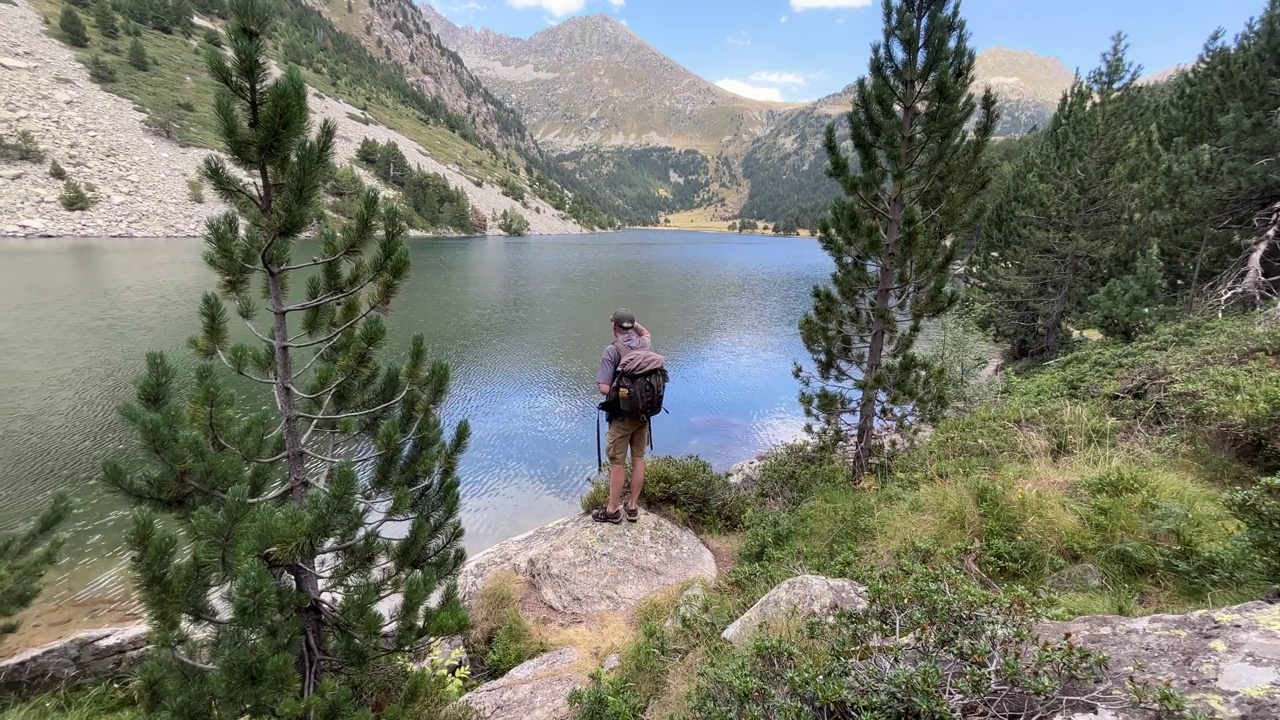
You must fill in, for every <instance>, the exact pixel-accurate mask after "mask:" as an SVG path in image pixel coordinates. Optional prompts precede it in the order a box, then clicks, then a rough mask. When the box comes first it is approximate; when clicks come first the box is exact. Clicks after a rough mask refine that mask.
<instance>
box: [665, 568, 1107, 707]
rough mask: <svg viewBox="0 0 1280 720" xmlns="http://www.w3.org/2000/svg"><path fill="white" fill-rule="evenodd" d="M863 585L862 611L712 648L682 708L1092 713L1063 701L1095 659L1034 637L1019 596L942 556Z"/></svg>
mask: <svg viewBox="0 0 1280 720" xmlns="http://www.w3.org/2000/svg"><path fill="white" fill-rule="evenodd" d="M868 589H869V594H870V601H871V607H870V609H869V610H867V611H865V612H843V613H840V615H839V617H838V618H837V620H836V622H834V623H828V622H825V621H823V620H821V619H819V620H815V621H813V622H811V623H808V624H807V625H805V626H804V627H803V628H799V629H794V630H791V631H789V632H784V634H783V635H773V636H763V637H759V638H757V639H756V640H755V642H754V643H753V644H752V645H751V646H750V647H749V648H747V649H745V650H743V651H726V652H721V653H717V654H714V655H713V656H712V657H711V658H710V660H709V661H708V662H706V663H704V664H703V665H702V667H701V668H700V669H699V671H698V679H697V682H696V685H695V687H694V689H693V691H692V693H691V694H690V695H689V697H688V712H687V714H686V716H687V717H689V718H691V719H694V720H730V719H731V718H742V717H760V715H759V714H758V713H759V709H760V708H766V707H767V708H771V709H772V711H773V712H774V713H776V717H795V718H799V717H809V716H810V712H809V710H808V709H809V708H813V707H814V703H815V702H816V703H818V704H819V706H820V707H821V708H822V711H823V713H824V714H826V715H828V716H830V717H847V718H855V717H858V718H869V717H882V718H916V719H918V720H942V719H944V718H947V719H949V718H953V717H962V716H963V717H979V716H982V717H986V716H990V717H1003V716H1004V715H1003V714H1002V711H1005V710H1007V709H1008V708H1002V707H1000V704H1001V702H1002V701H1003V699H1004V698H1007V697H1010V696H1016V697H1018V698H1019V709H1023V706H1022V704H1021V703H1023V702H1026V703H1027V704H1028V707H1027V708H1026V710H1027V712H1026V715H1025V717H1033V716H1039V714H1043V715H1044V716H1045V717H1049V716H1052V715H1054V714H1055V712H1060V711H1065V712H1066V714H1070V713H1071V712H1072V711H1073V710H1079V711H1082V712H1083V711H1086V710H1092V707H1091V706H1090V705H1089V704H1088V703H1085V702H1078V703H1075V702H1071V701H1069V700H1066V698H1069V697H1071V696H1072V694H1073V692H1074V690H1075V689H1076V688H1075V687H1074V686H1075V685H1076V684H1077V683H1079V682H1094V681H1098V680H1101V679H1102V678H1103V676H1104V671H1105V669H1106V668H1105V659H1104V658H1102V657H1101V656H1099V655H1096V654H1094V653H1092V652H1090V651H1088V650H1085V649H1083V648H1081V647H1080V646H1077V645H1076V644H1074V643H1073V642H1071V641H1070V640H1065V639H1060V640H1057V641H1048V642H1042V641H1040V640H1039V639H1038V638H1037V637H1036V635H1035V633H1034V630H1033V627H1034V624H1035V622H1036V621H1037V620H1038V618H1039V616H1038V613H1037V608H1036V606H1035V604H1034V603H1033V602H1032V601H1031V599H1030V598H1029V597H1028V596H1027V595H1026V594H1024V593H1020V592H1007V593H1003V594H994V593H990V592H986V591H984V590H982V589H981V588H979V587H978V586H976V585H975V583H974V582H973V581H972V580H970V579H969V578H968V577H967V576H966V575H965V574H964V573H963V571H961V570H958V569H955V566H954V565H952V564H946V565H943V566H941V567H940V568H938V569H929V568H926V567H924V566H922V565H917V564H909V565H906V566H904V567H902V568H898V569H892V570H886V571H883V572H881V573H878V574H877V576H875V577H873V578H871V579H870V581H869V583H868ZM1098 699H1113V700H1115V701H1117V702H1121V701H1123V700H1124V699H1125V698H1123V697H1122V693H1121V692H1120V691H1117V692H1116V693H1115V696H1114V697H1112V698H1106V697H1105V696H1104V697H1103V698H1098Z"/></svg>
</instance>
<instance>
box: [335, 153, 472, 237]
mask: <svg viewBox="0 0 1280 720" xmlns="http://www.w3.org/2000/svg"><path fill="white" fill-rule="evenodd" d="M356 160H358V161H360V162H361V163H362V164H364V165H365V166H366V167H368V168H369V169H370V170H371V171H373V174H374V175H375V176H377V178H378V179H379V180H382V181H383V182H385V183H388V184H390V185H393V186H395V187H397V188H399V189H400V194H401V196H402V197H403V198H404V202H405V204H406V205H408V207H409V209H410V210H412V211H413V213H414V215H415V216H416V217H417V218H418V222H417V223H414V224H415V225H417V226H418V227H419V228H421V229H424V230H454V231H457V232H460V233H462V234H464V235H472V234H474V233H475V231H476V228H475V223H474V217H475V216H474V214H473V213H472V210H471V202H470V201H469V200H468V199H467V194H466V192H464V191H463V190H462V189H461V188H455V187H453V186H451V185H450V184H449V181H448V180H446V179H445V178H444V176H443V175H441V174H439V173H433V172H428V171H426V170H423V169H422V168H420V167H418V166H417V165H411V164H410V163H409V160H408V158H406V157H405V155H404V152H403V151H401V150H400V146H399V145H397V144H395V142H393V141H391V140H387V141H386V142H384V143H379V142H378V141H376V140H374V139H372V138H364V139H363V140H361V141H360V147H358V148H357V149H356Z"/></svg>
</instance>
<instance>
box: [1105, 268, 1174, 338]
mask: <svg viewBox="0 0 1280 720" xmlns="http://www.w3.org/2000/svg"><path fill="white" fill-rule="evenodd" d="M1089 302H1090V304H1091V305H1092V310H1093V312H1092V318H1093V324H1094V326H1095V327H1097V328H1098V330H1100V331H1101V332H1102V334H1104V335H1106V336H1107V337H1110V338H1115V339H1118V340H1122V341H1124V342H1132V341H1133V340H1134V339H1135V338H1137V337H1138V336H1139V335H1141V334H1143V333H1146V332H1149V331H1150V330H1151V329H1152V328H1154V327H1155V326H1156V325H1157V324H1158V323H1160V322H1161V321H1163V320H1164V319H1165V318H1166V317H1167V315H1168V307H1167V304H1166V301H1165V280H1164V275H1163V273H1162V270H1161V262H1160V253H1159V249H1158V247H1153V248H1152V249H1151V251H1150V252H1148V253H1147V254H1146V255H1144V256H1143V257H1142V259H1140V260H1139V261H1138V265H1137V267H1136V268H1135V269H1134V272H1133V274H1132V275H1122V276H1120V277H1117V278H1115V279H1113V280H1111V281H1110V282H1108V283H1107V284H1106V285H1103V286H1102V289H1101V290H1099V291H1098V292H1097V293H1096V294H1095V295H1094V296H1093V297H1091V298H1090V299H1089Z"/></svg>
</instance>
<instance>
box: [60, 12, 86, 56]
mask: <svg viewBox="0 0 1280 720" xmlns="http://www.w3.org/2000/svg"><path fill="white" fill-rule="evenodd" d="M58 28H59V29H61V30H62V34H64V35H66V36H67V42H69V43H71V44H72V45H75V46H76V47H89V33H88V32H87V31H86V30H85V27H84V21H83V20H81V19H80V13H78V12H76V9H75V8H73V7H71V5H63V6H62V16H61V17H59V18H58Z"/></svg>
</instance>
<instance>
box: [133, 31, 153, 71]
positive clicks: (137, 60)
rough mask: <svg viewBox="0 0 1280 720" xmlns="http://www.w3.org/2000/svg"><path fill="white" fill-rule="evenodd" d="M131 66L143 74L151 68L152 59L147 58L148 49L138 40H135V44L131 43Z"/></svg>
mask: <svg viewBox="0 0 1280 720" xmlns="http://www.w3.org/2000/svg"><path fill="white" fill-rule="evenodd" d="M129 64H130V65H132V66H133V67H134V69H135V70H141V71H143V72H146V70H147V68H149V67H151V59H150V58H148V57H147V49H146V48H144V47H142V41H140V40H138V38H134V39H133V42H131V43H129Z"/></svg>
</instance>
